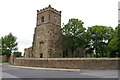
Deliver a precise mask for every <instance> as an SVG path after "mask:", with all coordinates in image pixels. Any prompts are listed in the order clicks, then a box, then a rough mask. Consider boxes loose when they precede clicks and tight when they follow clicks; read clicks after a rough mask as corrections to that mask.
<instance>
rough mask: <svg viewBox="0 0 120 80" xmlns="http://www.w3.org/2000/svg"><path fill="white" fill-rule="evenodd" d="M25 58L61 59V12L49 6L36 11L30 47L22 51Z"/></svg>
mask: <svg viewBox="0 0 120 80" xmlns="http://www.w3.org/2000/svg"><path fill="white" fill-rule="evenodd" d="M24 57H25V58H62V57H63V35H62V32H61V11H57V10H56V9H54V8H52V7H51V5H49V6H48V7H46V8H43V9H42V10H37V22H36V27H35V30H34V35H33V42H32V46H31V47H29V48H25V49H24Z"/></svg>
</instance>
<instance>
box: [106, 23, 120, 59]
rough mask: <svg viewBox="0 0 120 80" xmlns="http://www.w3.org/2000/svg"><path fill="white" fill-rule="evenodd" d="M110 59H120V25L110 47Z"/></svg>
mask: <svg viewBox="0 0 120 80" xmlns="http://www.w3.org/2000/svg"><path fill="white" fill-rule="evenodd" d="M108 50H109V57H118V56H119V57H120V25H118V27H116V29H115V33H114V36H113V38H112V40H111V41H110V42H109V45H108Z"/></svg>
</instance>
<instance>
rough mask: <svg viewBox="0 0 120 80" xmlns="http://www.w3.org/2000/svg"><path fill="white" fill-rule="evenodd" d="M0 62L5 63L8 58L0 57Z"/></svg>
mask: <svg viewBox="0 0 120 80" xmlns="http://www.w3.org/2000/svg"><path fill="white" fill-rule="evenodd" d="M0 60H1V61H3V62H7V61H8V58H7V56H6V55H0Z"/></svg>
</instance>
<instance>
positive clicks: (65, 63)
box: [14, 58, 120, 70]
mask: <svg viewBox="0 0 120 80" xmlns="http://www.w3.org/2000/svg"><path fill="white" fill-rule="evenodd" d="M119 62H120V58H41V59H40V58H16V59H15V61H14V65H17V66H32V67H46V68H69V69H101V70H102V69H103V70H104V69H105V70H106V69H107V70H109V69H118V68H119V67H120V64H119Z"/></svg>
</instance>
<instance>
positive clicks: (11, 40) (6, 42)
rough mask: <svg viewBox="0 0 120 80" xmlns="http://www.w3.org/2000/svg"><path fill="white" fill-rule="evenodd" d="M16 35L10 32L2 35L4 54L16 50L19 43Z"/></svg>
mask: <svg viewBox="0 0 120 80" xmlns="http://www.w3.org/2000/svg"><path fill="white" fill-rule="evenodd" d="M16 39H17V38H16V37H15V36H13V35H12V33H9V35H6V36H4V37H1V41H2V44H1V45H2V55H6V54H11V53H12V52H13V51H16V50H17V49H18V48H17V45H18V43H17V42H16Z"/></svg>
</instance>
